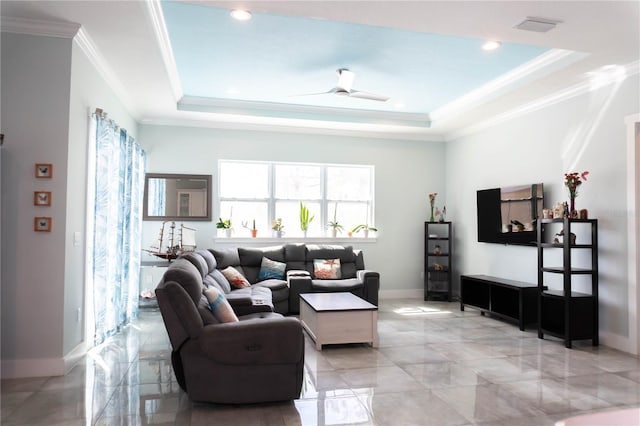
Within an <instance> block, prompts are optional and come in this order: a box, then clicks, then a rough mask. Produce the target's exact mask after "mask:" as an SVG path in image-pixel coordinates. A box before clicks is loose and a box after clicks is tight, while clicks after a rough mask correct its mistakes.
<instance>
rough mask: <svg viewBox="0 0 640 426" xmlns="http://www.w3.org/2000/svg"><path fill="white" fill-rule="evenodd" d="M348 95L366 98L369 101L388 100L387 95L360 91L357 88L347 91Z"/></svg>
mask: <svg viewBox="0 0 640 426" xmlns="http://www.w3.org/2000/svg"><path fill="white" fill-rule="evenodd" d="M349 96H350V97H352V98H359V99H368V100H370V101H380V102H386V101H388V100H389V97H388V96H383V95H378V94H375V93H367V92H360V91H358V90H352V91H351V92H349Z"/></svg>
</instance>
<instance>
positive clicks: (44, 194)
mask: <svg viewBox="0 0 640 426" xmlns="http://www.w3.org/2000/svg"><path fill="white" fill-rule="evenodd" d="M33 205H34V206H50V205H51V191H35V192H34V193H33Z"/></svg>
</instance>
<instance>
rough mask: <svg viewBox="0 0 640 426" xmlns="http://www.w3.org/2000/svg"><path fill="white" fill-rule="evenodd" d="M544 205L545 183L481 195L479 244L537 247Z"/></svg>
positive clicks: (506, 188)
mask: <svg viewBox="0 0 640 426" xmlns="http://www.w3.org/2000/svg"><path fill="white" fill-rule="evenodd" d="M543 204H544V196H543V188H542V184H541V183H536V184H532V185H519V186H509V187H503V188H491V189H482V190H479V191H478V192H477V208H478V241H479V242H483V243H497V244H522V245H533V244H535V242H536V221H537V219H538V218H539V217H542V207H543Z"/></svg>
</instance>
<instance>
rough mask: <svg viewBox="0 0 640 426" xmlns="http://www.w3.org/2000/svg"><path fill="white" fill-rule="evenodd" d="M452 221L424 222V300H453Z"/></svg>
mask: <svg viewBox="0 0 640 426" xmlns="http://www.w3.org/2000/svg"><path fill="white" fill-rule="evenodd" d="M452 236H453V235H452V226H451V222H425V223H424V270H425V274H424V300H434V299H439V300H440V299H446V300H447V301H449V302H451V258H452V257H453V256H452V255H453V245H452Z"/></svg>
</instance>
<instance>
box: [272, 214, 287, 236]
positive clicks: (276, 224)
mask: <svg viewBox="0 0 640 426" xmlns="http://www.w3.org/2000/svg"><path fill="white" fill-rule="evenodd" d="M271 229H273V230H274V231H276V237H278V238H280V237H282V235H283V234H284V231H283V229H284V225H283V224H282V218H281V217H279V218H277V219H274V220H273V222H271Z"/></svg>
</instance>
